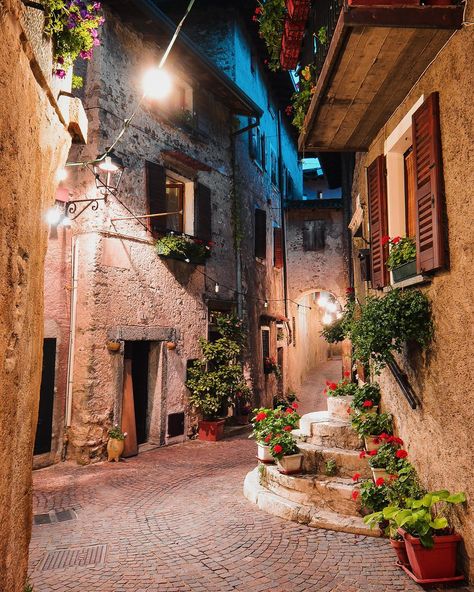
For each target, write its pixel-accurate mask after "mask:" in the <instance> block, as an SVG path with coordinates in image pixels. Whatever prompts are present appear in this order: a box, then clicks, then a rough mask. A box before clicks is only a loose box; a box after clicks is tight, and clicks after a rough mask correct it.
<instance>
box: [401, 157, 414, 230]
mask: <svg viewBox="0 0 474 592" xmlns="http://www.w3.org/2000/svg"><path fill="white" fill-rule="evenodd" d="M403 164H404V173H405V227H406V235H407V236H409V237H412V238H414V237H415V236H416V193H415V162H414V159H413V147H410V148H409V149H408V150H407V151H406V152H405V154H404V155H403Z"/></svg>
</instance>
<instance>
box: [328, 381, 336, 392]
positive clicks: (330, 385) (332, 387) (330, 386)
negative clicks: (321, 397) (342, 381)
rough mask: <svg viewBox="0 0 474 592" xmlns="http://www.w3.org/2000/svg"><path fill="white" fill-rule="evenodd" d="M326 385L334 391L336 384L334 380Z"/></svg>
mask: <svg viewBox="0 0 474 592" xmlns="http://www.w3.org/2000/svg"><path fill="white" fill-rule="evenodd" d="M328 386H329V389H330V390H331V391H335V390H336V389H337V384H336V383H335V382H330V383H329V384H328Z"/></svg>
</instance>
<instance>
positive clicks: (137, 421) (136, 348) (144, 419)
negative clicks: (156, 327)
mask: <svg viewBox="0 0 474 592" xmlns="http://www.w3.org/2000/svg"><path fill="white" fill-rule="evenodd" d="M149 355H150V342H149V341H126V342H125V359H126V360H130V361H131V375H132V385H133V411H134V416H135V418H134V422H132V423H134V427H135V432H136V442H137V445H139V444H144V443H145V442H147V441H148V432H149V421H148V371H149ZM124 412H125V409H124ZM124 419H126V418H124ZM130 419H132V418H130ZM122 423H123V422H122Z"/></svg>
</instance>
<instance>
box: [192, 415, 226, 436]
mask: <svg viewBox="0 0 474 592" xmlns="http://www.w3.org/2000/svg"><path fill="white" fill-rule="evenodd" d="M224 424H225V420H224V419H218V420H215V421H209V420H204V419H203V420H201V421H200V422H199V424H198V426H199V433H198V438H199V440H205V441H207V442H217V440H222V438H223V437H224Z"/></svg>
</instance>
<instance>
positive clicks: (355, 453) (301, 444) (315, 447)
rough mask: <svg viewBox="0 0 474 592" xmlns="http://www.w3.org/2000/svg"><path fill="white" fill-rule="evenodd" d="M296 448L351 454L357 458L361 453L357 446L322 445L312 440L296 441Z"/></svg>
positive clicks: (322, 452) (323, 452)
mask: <svg viewBox="0 0 474 592" xmlns="http://www.w3.org/2000/svg"><path fill="white" fill-rule="evenodd" d="M296 444H297V446H298V448H302V449H304V450H307V451H308V452H315V453H316V452H319V453H321V454H325V453H326V454H338V455H347V456H352V457H354V458H359V455H360V453H361V450H362V448H361V449H359V448H336V447H334V446H333V447H330V446H323V445H322V444H313V443H312V442H297V443H296Z"/></svg>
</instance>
